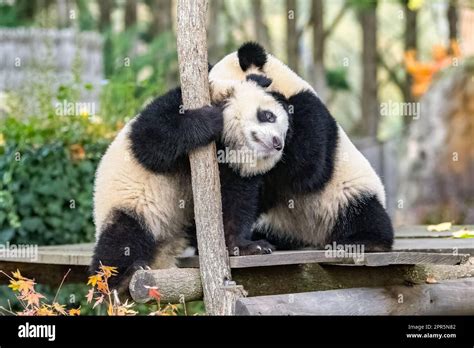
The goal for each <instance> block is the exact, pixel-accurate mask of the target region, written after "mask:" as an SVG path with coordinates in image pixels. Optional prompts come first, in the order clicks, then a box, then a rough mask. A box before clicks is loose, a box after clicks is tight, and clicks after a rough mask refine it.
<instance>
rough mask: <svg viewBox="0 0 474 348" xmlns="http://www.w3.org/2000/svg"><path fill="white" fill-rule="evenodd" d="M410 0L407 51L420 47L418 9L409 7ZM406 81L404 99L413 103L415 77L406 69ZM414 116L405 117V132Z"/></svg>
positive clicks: (405, 7) (406, 21)
mask: <svg viewBox="0 0 474 348" xmlns="http://www.w3.org/2000/svg"><path fill="white" fill-rule="evenodd" d="M408 2H409V0H405V1H404V13H405V51H408V50H415V51H416V50H417V49H418V37H417V35H418V28H417V22H418V11H417V10H416V11H412V10H410V9H409V8H408ZM405 76H406V77H405V83H404V87H403V99H404V101H405V102H408V103H411V102H414V101H415V98H414V97H413V94H412V93H411V85H412V83H413V79H412V77H411V75H410V74H408V72H406V71H405ZM411 120H412V118H411V117H404V118H403V125H404V132H405V133H406V132H407V131H408V128H409V126H410V122H411Z"/></svg>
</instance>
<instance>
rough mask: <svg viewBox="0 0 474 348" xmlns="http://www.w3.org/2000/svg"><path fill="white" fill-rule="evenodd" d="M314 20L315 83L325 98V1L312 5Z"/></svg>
mask: <svg viewBox="0 0 474 348" xmlns="http://www.w3.org/2000/svg"><path fill="white" fill-rule="evenodd" d="M311 21H312V22H313V60H314V67H313V69H314V70H313V85H314V88H315V89H316V92H317V93H318V95H319V97H320V98H321V99H323V100H325V98H326V95H327V85H326V73H325V69H324V42H325V37H324V22H323V1H322V0H314V1H313V5H312V7H311Z"/></svg>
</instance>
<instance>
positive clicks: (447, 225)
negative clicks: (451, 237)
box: [428, 222, 453, 232]
mask: <svg viewBox="0 0 474 348" xmlns="http://www.w3.org/2000/svg"><path fill="white" fill-rule="evenodd" d="M452 225H453V224H452V223H451V222H443V223H440V224H438V225H429V226H428V231H430V232H444V231H449V230H450V229H451V226H452Z"/></svg>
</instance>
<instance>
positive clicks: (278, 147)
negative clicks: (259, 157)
mask: <svg viewBox="0 0 474 348" xmlns="http://www.w3.org/2000/svg"><path fill="white" fill-rule="evenodd" d="M272 142H273V148H274V149H275V150H277V151H281V149H283V144H282V142H281V139H280V138H279V137H273V139H272Z"/></svg>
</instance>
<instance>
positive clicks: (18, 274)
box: [12, 268, 27, 280]
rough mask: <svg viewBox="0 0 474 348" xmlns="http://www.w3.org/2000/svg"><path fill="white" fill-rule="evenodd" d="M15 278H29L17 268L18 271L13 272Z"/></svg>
mask: <svg viewBox="0 0 474 348" xmlns="http://www.w3.org/2000/svg"><path fill="white" fill-rule="evenodd" d="M12 275H13V278H16V279H18V280H26V279H27V278H25V277H23V276H22V275H21V273H20V270H19V269H18V268H17V270H16V272H12Z"/></svg>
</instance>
